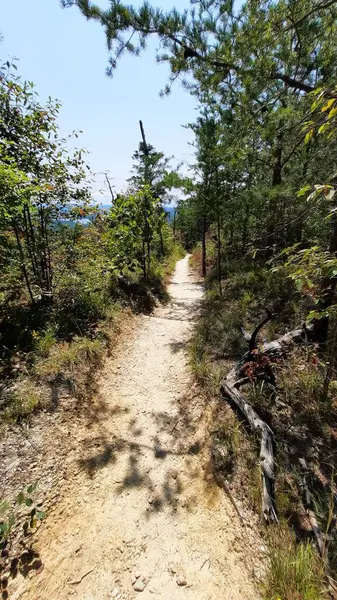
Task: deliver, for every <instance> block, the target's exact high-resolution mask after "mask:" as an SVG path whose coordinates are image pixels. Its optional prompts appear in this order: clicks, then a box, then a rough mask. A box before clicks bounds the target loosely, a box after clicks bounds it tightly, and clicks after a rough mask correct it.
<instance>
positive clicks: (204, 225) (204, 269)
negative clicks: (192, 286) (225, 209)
mask: <svg viewBox="0 0 337 600" xmlns="http://www.w3.org/2000/svg"><path fill="white" fill-rule="evenodd" d="M206 272H207V268H206V217H205V216H204V217H203V219H202V276H203V277H206Z"/></svg>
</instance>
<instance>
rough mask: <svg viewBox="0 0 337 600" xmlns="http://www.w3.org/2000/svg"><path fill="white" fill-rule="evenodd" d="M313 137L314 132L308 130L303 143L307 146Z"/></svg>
mask: <svg viewBox="0 0 337 600" xmlns="http://www.w3.org/2000/svg"><path fill="white" fill-rule="evenodd" d="M313 135H314V130H313V129H310V131H308V133H307V134H306V136H305V138H304V143H305V144H308V143H309V142H310V140H311V138H312V136H313Z"/></svg>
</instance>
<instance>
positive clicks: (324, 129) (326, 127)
mask: <svg viewBox="0 0 337 600" xmlns="http://www.w3.org/2000/svg"><path fill="white" fill-rule="evenodd" d="M328 127H330V123H323V125H321V126H320V127H319V128H318V133H324V131H326V130H327V129H328Z"/></svg>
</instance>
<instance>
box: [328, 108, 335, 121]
mask: <svg viewBox="0 0 337 600" xmlns="http://www.w3.org/2000/svg"><path fill="white" fill-rule="evenodd" d="M336 115H337V107H334V108H333V109H331V110H330V112H329V114H328V119H332V118H333V117H335V116H336Z"/></svg>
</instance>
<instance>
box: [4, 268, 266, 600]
mask: <svg viewBox="0 0 337 600" xmlns="http://www.w3.org/2000/svg"><path fill="white" fill-rule="evenodd" d="M188 262H189V257H188V256H186V257H185V258H184V259H183V260H180V261H179V262H178V263H177V267H176V271H175V274H174V277H173V280H172V282H171V284H170V286H169V290H168V291H169V293H170V295H171V302H170V303H169V305H168V306H166V307H160V308H158V309H157V311H156V312H155V313H154V315H151V316H142V317H141V318H140V321H141V324H140V327H139V328H138V330H137V332H136V335H135V336H134V339H132V340H129V342H127V343H126V346H125V348H124V349H123V351H122V353H121V354H120V355H119V357H118V361H117V362H116V361H111V362H110V363H109V364H108V365H107V369H106V372H105V373H104V376H103V377H102V381H101V384H100V395H101V397H102V398H103V399H104V403H105V411H104V416H103V418H99V417H98V418H97V420H96V421H93V422H92V423H90V426H89V425H88V427H87V429H86V430H84V431H83V432H79V435H78V438H77V440H78V442H79V443H81V444H82V448H83V453H82V456H81V457H80V459H79V461H77V466H78V468H77V471H78V472H77V474H76V477H75V475H74V479H73V481H70V483H69V488H68V491H67V494H66V497H65V498H64V500H62V501H61V502H60V503H59V505H58V506H57V507H56V508H55V509H54V511H53V512H52V513H51V514H48V519H47V520H46V522H45V524H44V525H43V526H42V527H41V529H40V531H39V535H38V540H37V544H36V546H37V549H38V551H39V552H40V554H41V557H42V560H43V563H44V565H45V567H44V570H43V572H42V573H41V574H40V575H34V576H33V577H32V578H31V579H26V580H23V579H22V580H21V581H20V582H17V583H16V590H14V594H13V599H15V598H24V599H27V600H28V599H29V600H64V599H67V598H74V599H78V600H110V599H113V598H120V599H121V598H124V599H132V598H135V597H136V596H137V595H138V593H140V592H141V593H140V598H142V599H144V600H145V599H149V598H151V599H153V598H156V597H157V598H163V599H167V600H175V599H177V600H178V599H186V600H189V599H190V600H192V599H193V600H212V599H214V600H215V599H216V600H219V599H223V600H239V599H240V600H256V599H257V598H259V595H258V593H257V591H256V588H255V587H254V585H253V583H252V569H253V565H252V564H250V561H251V557H252V556H253V555H255V558H256V552H255V550H256V547H257V546H255V547H254V544H259V543H260V542H259V540H258V539H256V534H255V533H254V532H253V531H252V530H251V529H248V528H247V529H246V528H244V527H243V526H242V525H241V524H240V522H239V520H238V517H237V515H236V514H235V512H234V510H233V507H232V506H231V504H230V503H229V501H228V499H227V498H226V496H225V495H224V493H223V492H222V491H221V490H219V488H217V487H216V486H215V484H214V483H213V481H212V477H211V474H210V473H209V469H208V463H209V458H208V457H209V449H208V448H207V439H208V436H209V433H208V432H207V426H208V424H209V421H210V409H209V408H207V405H206V406H205V400H204V399H202V398H201V397H200V392H199V391H198V388H197V387H196V386H195V385H193V383H192V381H191V376H190V373H189V370H188V366H187V354H186V342H187V341H188V339H189V337H190V334H191V330H192V327H193V319H195V315H196V311H197V308H198V302H199V300H200V298H201V297H202V293H203V290H202V287H201V285H200V284H198V283H197V282H195V281H194V278H193V276H191V275H190V274H189V267H188ZM81 436H82V437H81ZM76 460H77V459H76ZM137 589H138V590H139V591H137ZM142 590H143V591H142ZM10 597H11V598H12V596H10Z"/></svg>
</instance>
